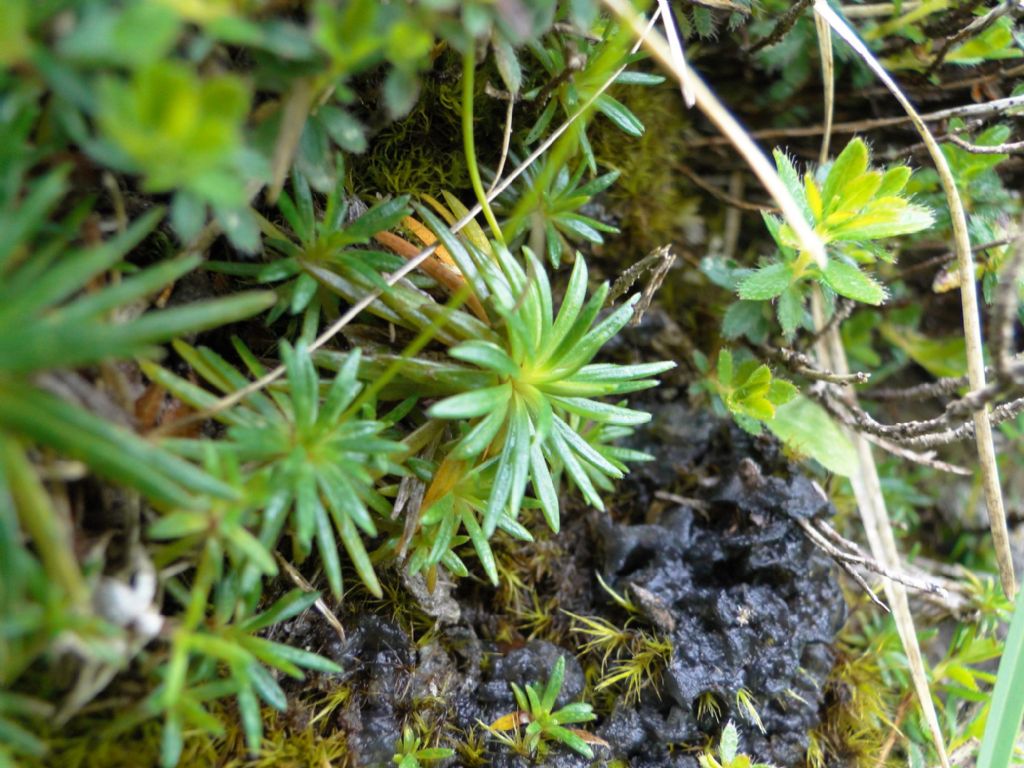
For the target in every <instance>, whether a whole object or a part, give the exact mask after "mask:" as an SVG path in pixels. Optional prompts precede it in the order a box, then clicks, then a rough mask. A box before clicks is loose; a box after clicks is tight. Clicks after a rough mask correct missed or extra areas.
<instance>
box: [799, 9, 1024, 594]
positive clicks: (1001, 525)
mask: <svg viewBox="0 0 1024 768" xmlns="http://www.w3.org/2000/svg"><path fill="white" fill-rule="evenodd" d="M814 7H815V12H817V13H819V14H821V15H822V16H823V17H824V18H825V19H826V20H827V21H828V23H829V26H831V27H832V28H833V29H835V31H836V33H837V34H839V36H840V37H842V38H843V40H844V41H846V43H848V44H849V45H850V47H851V48H853V49H854V51H856V52H857V54H858V55H859V56H860V57H861V58H862V59H863V60H864V62H865V63H866V64H867V65H868V66H869V67H870V68H871V69H872V70H873V71H874V73H875V74H876V75H877V76H878V79H879V80H881V81H882V82H883V83H884V84H885V86H886V87H887V88H888V89H889V91H890V92H891V93H892V95H893V96H894V97H895V98H896V100H897V101H898V102H899V103H900V106H902V107H903V110H904V111H905V112H906V113H907V115H908V116H909V117H910V119H911V121H912V122H913V124H914V127H915V128H916V129H917V132H918V133H919V134H920V135H921V139H922V140H923V141H924V144H925V146H926V147H927V148H928V154H930V155H931V157H932V160H933V162H934V163H935V169H936V170H937V171H938V173H939V179H940V180H941V182H942V188H943V191H944V192H945V193H946V200H947V202H948V204H949V215H950V220H951V221H952V223H953V242H954V245H955V247H956V255H957V263H958V267H959V271H960V303H961V306H962V309H963V324H964V339H965V341H966V342H967V375H968V380H969V381H970V383H971V389H972V390H974V391H976V392H977V391H979V390H982V389H984V388H985V359H984V355H983V352H982V340H981V320H980V319H979V316H978V288H977V285H976V283H975V274H974V257H973V255H972V254H971V239H970V235H969V234H968V232H967V215H966V214H965V213H964V206H963V202H962V201H961V199H960V193H959V191H958V190H957V188H956V180H955V179H954V178H953V172H952V171H951V170H950V167H949V163H948V162H947V161H946V156H945V155H944V154H942V149H941V148H940V147H939V143H938V142H937V141H936V140H935V136H934V135H933V134H932V132H931V131H930V130H929V129H928V126H927V125H925V123H924V121H923V120H922V119H921V116H920V115H919V114H918V113H917V110H916V109H914V106H913V105H912V104H911V103H910V100H909V99H907V97H906V95H905V94H904V93H903V91H902V90H901V89H900V87H899V86H898V85H897V84H896V82H895V81H894V80H893V79H892V77H890V76H889V73H888V72H886V71H885V68H884V67H883V66H882V65H881V64H880V63H879V62H878V60H877V59H876V58H875V57H874V55H873V54H872V53H871V51H869V50H868V48H867V46H865V45H864V43H863V42H861V40H860V38H859V37H857V35H856V33H855V32H854V31H853V30H852V29H850V27H849V26H848V25H847V24H846V22H845V21H843V20H842V19H841V18H840V17H839V16H838V15H837V14H836V13H835V11H833V10H832V9H831V8H830V7H829V5H828V4H827V3H826V2H824V1H823V0H816V3H815V6H814ZM974 437H975V442H976V444H977V449H978V461H979V463H980V464H981V479H982V486H983V487H984V489H985V506H986V508H987V510H988V519H989V526H990V527H991V530H992V543H993V546H994V547H995V551H996V561H997V563H998V566H999V578H1000V581H1001V582H1002V585H1003V592H1005V593H1006V596H1007V597H1009V598H1011V599H1012V598H1013V596H1014V594H1015V593H1016V591H1017V585H1016V581H1015V578H1014V573H1013V557H1012V555H1011V553H1010V536H1009V532H1008V531H1007V528H1006V512H1005V511H1004V509H1003V492H1002V488H1001V487H1000V484H999V468H998V466H997V464H996V451H995V444H994V443H993V440H992V422H991V420H990V419H989V411H988V406H987V405H986V406H984V407H982V408H980V409H979V410H977V411H975V412H974Z"/></svg>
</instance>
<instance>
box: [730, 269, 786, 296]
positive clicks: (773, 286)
mask: <svg viewBox="0 0 1024 768" xmlns="http://www.w3.org/2000/svg"><path fill="white" fill-rule="evenodd" d="M792 282H793V270H792V268H791V267H790V266H789V265H788V264H783V263H782V262H778V263H776V264H769V265H768V266H767V267H761V269H759V270H757V271H756V272H754V273H753V274H750V275H747V276H746V277H745V278H743V280H741V281H740V285H739V291H738V293H739V296H740V298H741V299H747V300H748V301H765V300H767V299H774V298H775V297H776V296H778V295H779V294H781V293H782V292H783V291H784V290H786V288H788V287H789V285H790V283H792Z"/></svg>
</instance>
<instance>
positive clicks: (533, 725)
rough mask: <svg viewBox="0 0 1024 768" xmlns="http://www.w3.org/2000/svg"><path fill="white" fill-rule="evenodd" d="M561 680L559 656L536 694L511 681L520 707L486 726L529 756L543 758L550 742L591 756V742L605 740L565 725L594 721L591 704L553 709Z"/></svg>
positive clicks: (583, 703) (560, 659)
mask: <svg viewBox="0 0 1024 768" xmlns="http://www.w3.org/2000/svg"><path fill="white" fill-rule="evenodd" d="M564 680H565V658H564V657H561V656H560V657H559V658H558V661H557V662H555V667H554V669H553V670H552V671H551V677H550V678H549V679H548V682H547V685H546V686H544V690H543V691H542V692H540V693H538V692H537V689H536V688H535V687H534V686H532V685H527V686H526V688H525V690H524V689H523V688H520V687H519V686H518V685H516V684H515V683H512V684H511V685H512V693H513V694H515V697H516V704H517V705H518V706H519V710H518V711H516V712H513V713H511V714H509V715H505V716H504V717H500V718H498V719H497V720H496V721H494V722H493V723H492V724H491V725H489V726H487V729H488V730H489V731H490V732H491V733H492V734H494V735H495V736H496V737H497V738H498V739H499V741H501V742H502V743H504V744H506V745H507V746H511V747H513V748H515V749H517V751H524V752H526V753H527V754H530V755H535V756H538V757H544V755H546V754H547V752H548V749H549V742H557V743H559V744H564V745H565V746H567V747H569V749H572V750H574V751H576V752H578V753H580V754H581V755H583V756H584V757H587V758H593V757H594V751H593V750H592V749H591V748H590V745H591V744H604V742H603V741H602V740H601V739H599V738H597V737H596V736H594V735H593V734H590V733H587V732H586V731H582V730H580V729H578V728H567V727H566V726H567V725H572V724H574V723H586V722H589V721H591V720H593V719H594V718H595V715H594V712H593V707H592V706H591V705H590V704H587V703H586V702H582V701H579V702H576V703H574V704H566V705H565V706H564V707H562V708H561V709H559V710H558V711H557V712H553V711H552V710H553V709H554V706H555V699H557V698H558V693H559V691H561V690H562V682H563V681H564ZM524 724H525V725H526V729H525V731H524V732H520V730H519V728H520V726H521V725H524ZM507 731H512V734H511V735H506V733H504V732H507Z"/></svg>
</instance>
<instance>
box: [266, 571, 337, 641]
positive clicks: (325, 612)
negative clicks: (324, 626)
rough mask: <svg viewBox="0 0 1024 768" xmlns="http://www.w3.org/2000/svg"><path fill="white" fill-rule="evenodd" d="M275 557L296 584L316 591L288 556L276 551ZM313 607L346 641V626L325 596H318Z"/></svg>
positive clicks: (305, 589)
mask: <svg viewBox="0 0 1024 768" xmlns="http://www.w3.org/2000/svg"><path fill="white" fill-rule="evenodd" d="M274 558H275V559H276V560H277V563H278V565H280V566H281V569H282V570H283V571H284V572H285V573H286V574H287V575H288V578H289V579H291V580H292V582H293V583H294V584H295V586H297V587H298V588H299V589H301V590H302V591H303V592H316V590H315V589H313V585H312V584H310V583H309V582H308V581H306V579H305V578H304V577H303V575H302V574H301V573H299V572H298V571H297V570H296V568H295V566H294V565H292V564H291V563H289V562H288V558H286V557H285V556H284V555H282V554H281V553H280V552H275V553H274ZM313 607H314V608H316V609H317V611H318V612H319V613H320V615H321V616H323V617H324V621H326V622H327V623H328V624H330V625H331V629H333V630H334V632H335V633H336V634H337V635H338V637H339V638H340V639H341V641H342V642H345V628H344V627H343V626H342V625H341V622H340V621H339V620H338V617H337V616H336V615H335V614H334V611H332V610H331V609H330V608H328V607H327V603H325V602H324V600H323V598H321V597H318V598H317V600H316V602H315V603H313Z"/></svg>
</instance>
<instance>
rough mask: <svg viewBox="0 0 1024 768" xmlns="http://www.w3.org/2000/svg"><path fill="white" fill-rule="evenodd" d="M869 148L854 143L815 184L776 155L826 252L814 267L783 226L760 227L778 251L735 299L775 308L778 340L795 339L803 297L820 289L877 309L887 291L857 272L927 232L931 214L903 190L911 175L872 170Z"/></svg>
mask: <svg viewBox="0 0 1024 768" xmlns="http://www.w3.org/2000/svg"><path fill="white" fill-rule="evenodd" d="M870 159H871V156H870V152H869V150H868V147H867V144H865V143H864V142H863V140H861V139H854V140H853V141H851V142H850V143H849V144H847V145H846V148H845V149H844V150H843V151H842V152H841V153H840V154H839V156H838V157H837V158H836V159H835V161H834V162H833V163H831V164H830V165H826V166H823V167H822V168H821V169H820V170H819V172H818V174H817V177H816V176H815V175H814V174H811V173H810V172H808V173H806V174H804V177H803V180H802V181H801V179H800V176H799V174H798V173H797V171H796V168H795V167H794V166H793V163H792V161H790V159H789V158H788V157H787V156H786V155H785V154H784V153H782V152H779V151H776V152H775V164H776V166H777V168H778V171H779V175H780V176H781V177H782V180H783V182H785V184H786V187H787V188H788V189H789V192H790V194H792V195H793V197H794V198H795V199H796V201H797V202H798V203H799V205H800V207H801V208H802V210H803V214H804V216H805V218H806V219H807V221H808V223H810V224H811V225H813V227H814V230H815V232H816V233H817V234H818V236H819V237H820V238H821V239H822V241H823V242H824V243H825V244H826V246H827V248H828V254H829V256H828V260H827V262H826V263H825V264H815V263H814V260H813V259H812V257H811V254H810V253H806V252H801V251H800V250H799V243H798V241H797V238H796V235H795V233H794V232H793V231H792V229H791V228H790V226H789V225H788V224H785V223H783V221H782V220H781V219H779V218H777V217H775V216H773V215H770V214H765V215H764V222H765V225H766V226H767V227H768V232H769V233H770V234H771V236H772V239H773V240H774V241H775V244H776V246H777V247H778V255H777V256H776V257H775V258H773V259H771V260H770V263H768V264H766V265H764V266H762V267H760V268H759V269H757V270H756V271H754V272H753V273H751V274H750V275H748V276H747V277H745V278H744V279H742V280H741V281H740V282H739V285H738V293H739V296H740V298H741V299H743V300H747V301H768V300H776V314H777V316H778V319H779V323H780V324H781V326H782V330H783V333H784V334H785V335H786V336H787V337H792V336H793V335H794V334H795V333H796V330H797V328H798V327H799V326H800V325H801V324H802V323H803V321H804V316H805V309H804V305H805V303H806V299H807V295H808V294H807V289H808V287H809V286H810V285H811V284H818V285H820V286H822V288H823V289H824V290H825V291H826V295H831V296H835V295H836V294H838V295H839V296H845V297H846V298H848V299H852V300H854V301H857V302H862V303H865V304H874V305H877V304H881V303H882V302H883V301H884V300H885V298H886V291H885V288H884V287H883V286H882V285H881V283H879V282H878V281H876V280H875V279H874V278H873V277H871V276H869V275H868V274H866V273H865V272H864V271H863V269H862V268H861V265H870V264H873V263H874V262H876V261H877V260H879V259H882V260H888V259H889V258H890V257H889V255H888V253H887V251H886V250H885V249H884V246H883V244H881V243H880V242H879V241H881V240H885V239H888V238H892V237H896V236H897V235H906V234H910V233H913V232H919V231H920V230H922V229H926V228H928V227H929V226H931V224H932V221H933V217H932V214H931V212H930V211H929V210H928V209H927V208H924V207H923V206H920V205H915V204H914V203H911V202H910V201H909V200H908V199H907V197H906V195H904V194H902V192H903V188H904V187H905V186H906V184H907V182H908V181H909V180H910V169H909V168H908V167H906V166H896V167H894V168H891V169H889V170H888V171H886V172H884V173H883V172H882V171H876V170H870V169H869V162H870Z"/></svg>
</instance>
